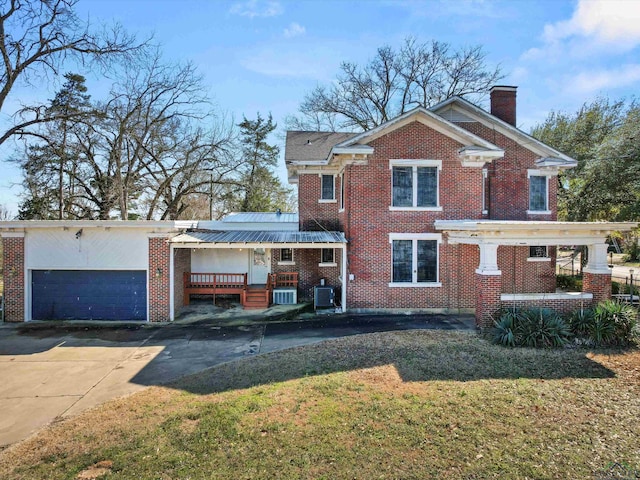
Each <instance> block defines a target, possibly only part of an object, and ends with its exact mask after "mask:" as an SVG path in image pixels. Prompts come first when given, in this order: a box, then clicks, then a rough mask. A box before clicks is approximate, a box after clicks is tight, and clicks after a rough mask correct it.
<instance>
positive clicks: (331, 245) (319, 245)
mask: <svg viewBox="0 0 640 480" xmlns="http://www.w3.org/2000/svg"><path fill="white" fill-rule="evenodd" d="M172 245H175V247H176V248H192V249H194V248H202V249H208V248H225V249H228V248H315V249H319V248H341V247H342V246H343V245H345V243H342V242H339V243H338V242H336V243H257V242H252V243H239V242H235V243H211V242H184V243H182V242H174V243H172Z"/></svg>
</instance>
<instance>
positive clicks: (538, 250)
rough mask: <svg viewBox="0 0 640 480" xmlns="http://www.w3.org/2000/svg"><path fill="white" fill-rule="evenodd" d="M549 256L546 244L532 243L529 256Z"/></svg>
mask: <svg viewBox="0 0 640 480" xmlns="http://www.w3.org/2000/svg"><path fill="white" fill-rule="evenodd" d="M548 256H549V253H548V252H547V246H546V245H532V246H530V247H529V258H547V257H548Z"/></svg>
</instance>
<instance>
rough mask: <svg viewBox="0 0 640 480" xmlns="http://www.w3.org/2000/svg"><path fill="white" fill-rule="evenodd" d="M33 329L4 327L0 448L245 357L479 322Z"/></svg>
mask: <svg viewBox="0 0 640 480" xmlns="http://www.w3.org/2000/svg"><path fill="white" fill-rule="evenodd" d="M26 327H27V328H25V326H20V325H10V324H4V325H2V324H0V411H1V412H2V415H1V416H0V447H1V446H6V445H9V444H12V443H15V442H17V441H20V440H22V439H24V438H26V437H27V436H29V435H30V434H31V433H33V432H34V431H36V430H38V429H40V428H42V427H43V426H45V425H47V424H49V423H50V422H52V421H53V420H55V419H56V418H61V417H62V418H64V417H68V416H72V415H77V414H78V413H80V412H82V411H84V410H86V409H89V408H91V407H94V406H96V405H99V404H101V403H103V402H105V401H107V400H110V399H113V398H116V397H119V396H122V395H128V394H131V393H134V392H136V391H139V390H141V389H143V388H145V387H147V386H150V385H160V384H163V383H166V382H169V381H171V380H174V379H176V378H178V377H181V376H183V375H188V374H191V373H195V372H198V371H201V370H204V369H206V368H209V367H212V366H215V365H218V364H220V363H224V362H228V361H231V360H235V359H238V358H242V357H246V356H250V355H256V354H258V353H267V352H273V351H276V350H281V349H284V348H290V347H294V346H299V345H305V344H310V343H315V342H319V341H322V340H327V339H331V338H337V337H342V336H346V335H355V334H359V333H370V332H377V331H389V330H405V329H424V328H445V329H472V328H473V319H472V318H469V317H463V318H459V317H442V316H406V315H400V316H384V317H375V316H374V317H367V316H356V317H351V316H346V315H342V316H335V317H325V318H318V319H315V320H312V321H305V322H289V323H275V324H265V323H262V324H260V323H257V324H252V325H246V326H233V327H221V326H212V325H206V324H204V325H203V324H198V325H168V326H162V327H151V326H147V325H128V326H123V325H120V326H110V327H104V326H100V325H98V326H96V327H92V326H89V327H83V326H78V325H69V324H64V325H63V324H60V325H56V326H53V327H51V328H48V327H47V326H46V325H36V328H31V327H32V325H26Z"/></svg>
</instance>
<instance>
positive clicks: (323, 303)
mask: <svg viewBox="0 0 640 480" xmlns="http://www.w3.org/2000/svg"><path fill="white" fill-rule="evenodd" d="M334 306H335V293H334V291H333V287H315V288H314V293H313V308H318V307H334Z"/></svg>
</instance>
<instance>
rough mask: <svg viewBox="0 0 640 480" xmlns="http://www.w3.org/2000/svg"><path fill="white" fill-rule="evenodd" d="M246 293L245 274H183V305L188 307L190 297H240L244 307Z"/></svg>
mask: <svg viewBox="0 0 640 480" xmlns="http://www.w3.org/2000/svg"><path fill="white" fill-rule="evenodd" d="M246 291H247V274H246V273H193V272H185V274H184V299H183V302H184V305H189V301H190V296H191V295H213V303H214V304H215V303H216V295H240V303H241V304H242V305H244V303H245V295H246Z"/></svg>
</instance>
